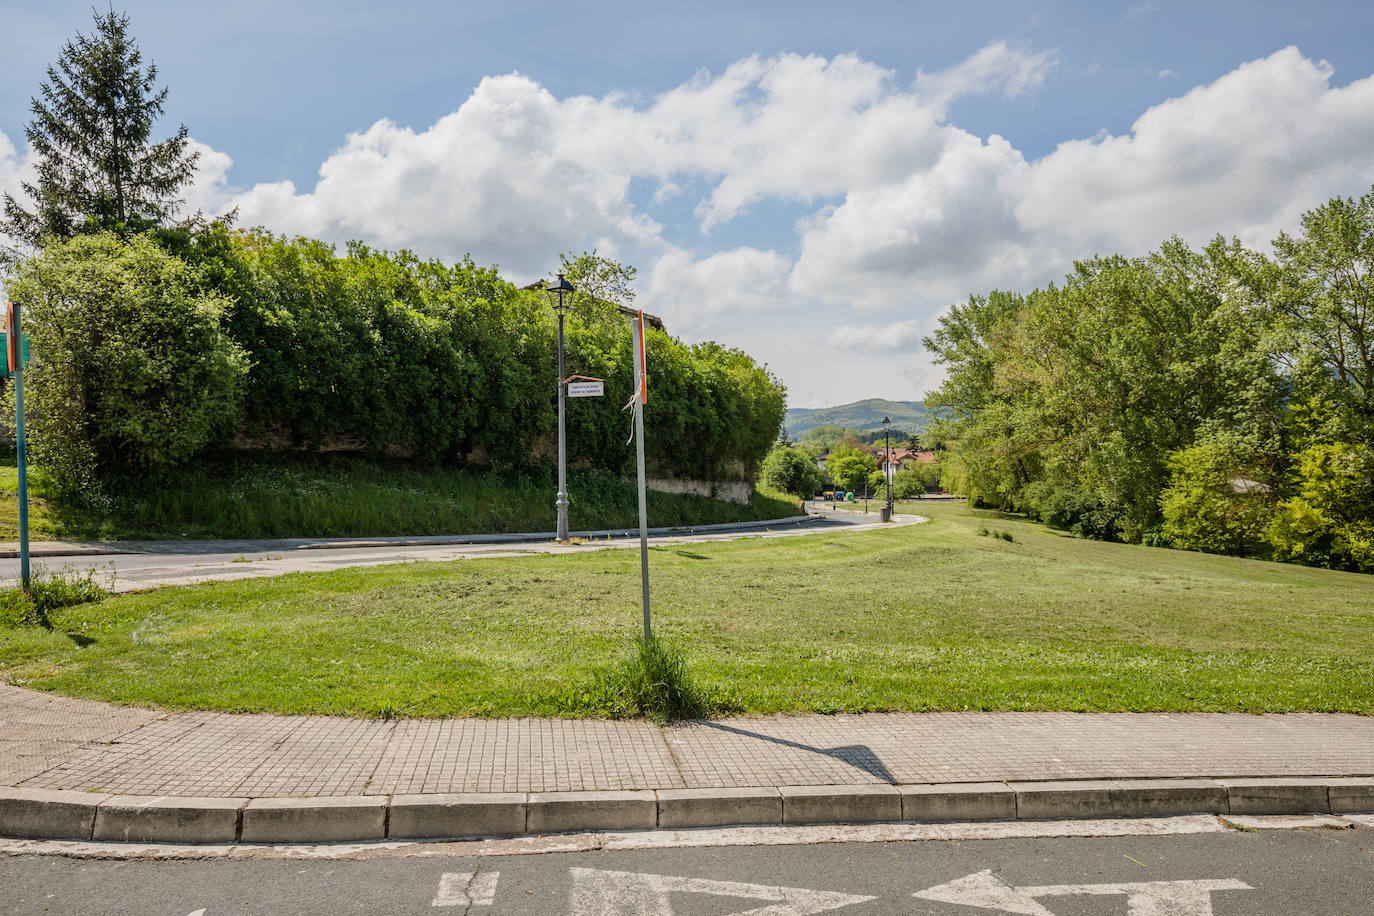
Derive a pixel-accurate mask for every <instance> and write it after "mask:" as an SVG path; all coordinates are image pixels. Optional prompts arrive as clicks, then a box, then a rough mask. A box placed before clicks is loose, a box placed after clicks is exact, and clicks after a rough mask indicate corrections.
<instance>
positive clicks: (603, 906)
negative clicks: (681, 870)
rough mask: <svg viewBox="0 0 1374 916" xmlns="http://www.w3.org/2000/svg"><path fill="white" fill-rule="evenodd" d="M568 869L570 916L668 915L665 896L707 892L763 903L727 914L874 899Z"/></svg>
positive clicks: (765, 913) (792, 912)
mask: <svg viewBox="0 0 1374 916" xmlns="http://www.w3.org/2000/svg"><path fill="white" fill-rule="evenodd" d="M569 871H570V872H571V873H572V877H573V891H572V908H571V909H572V916H673V905H672V903H671V901H670V900H669V897H668V895H669V894H711V895H713V896H716V897H742V898H745V899H748V900H754V901H760V900H762V901H767V902H768V903H767V904H766V905H764V906H747V907H746V908H745V909H741V910H731V911H730V916H810V914H812V913H824V912H826V911H828V910H837V909H839V908H840V907H845V906H850V905H852V904H855V903H864V902H865V901H868V900H873V899H875V898H873V897H866V896H858V895H855V894H838V893H833V892H831V891H812V890H807V889H806V888H802V887H776V886H773V885H769V884H744V883H741V882H739V881H711V880H708V879H706V878H679V877H676V876H674V875H645V874H639V873H636V872H632V871H601V870H599V869H595V868H572V869H569Z"/></svg>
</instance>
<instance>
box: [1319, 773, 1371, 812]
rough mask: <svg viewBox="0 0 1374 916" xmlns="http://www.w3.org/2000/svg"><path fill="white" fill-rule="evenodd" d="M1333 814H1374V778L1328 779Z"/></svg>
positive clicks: (1327, 795) (1327, 793) (1327, 789)
mask: <svg viewBox="0 0 1374 916" xmlns="http://www.w3.org/2000/svg"><path fill="white" fill-rule="evenodd" d="M1326 786H1327V788H1326V797H1327V801H1328V802H1329V803H1330V805H1331V813H1332V814H1374V779H1328V780H1326Z"/></svg>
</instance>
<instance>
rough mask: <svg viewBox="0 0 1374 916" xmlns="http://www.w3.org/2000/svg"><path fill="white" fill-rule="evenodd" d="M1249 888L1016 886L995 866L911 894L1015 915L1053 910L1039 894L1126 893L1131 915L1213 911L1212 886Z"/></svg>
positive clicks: (1204, 915) (1221, 882)
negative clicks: (1001, 876)
mask: <svg viewBox="0 0 1374 916" xmlns="http://www.w3.org/2000/svg"><path fill="white" fill-rule="evenodd" d="M1248 890H1253V888H1251V887H1250V885H1248V884H1246V883H1245V882H1244V881H1236V880H1234V879H1229V878H1227V879H1201V880H1195V881H1132V882H1125V883H1120V884H1044V885H1036V886H1028V887H1012V886H1011V885H1010V884H1007V883H1006V882H1004V881H1002V880H1001V879H1000V878H998V877H997V876H996V875H994V874H993V873H992V869H984V870H983V871H980V872H977V873H975V874H972V875H965V876H964V877H962V878H959V879H957V880H954V881H951V882H949V883H948V884H941V885H939V886H938V887H930V888H926V889H925V890H923V891H917V892H916V893H915V894H912V896H913V897H917V898H919V899H921V900H934V901H936V902H939V903H958V904H962V905H963V906H971V907H978V908H980V909H986V910H1000V911H1001V912H1003V913H1013V914H1016V916H1054V913H1053V912H1051V911H1050V910H1048V909H1046V908H1045V907H1044V906H1043V905H1042V904H1040V903H1039V902H1038V901H1037V898H1039V897H1077V896H1086V895H1104V894H1110V895H1122V896H1124V897H1125V898H1126V913H1127V916H1211V914H1212V892H1213V891H1248Z"/></svg>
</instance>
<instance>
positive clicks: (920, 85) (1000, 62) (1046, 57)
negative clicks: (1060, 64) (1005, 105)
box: [916, 41, 1057, 109]
mask: <svg viewBox="0 0 1374 916" xmlns="http://www.w3.org/2000/svg"><path fill="white" fill-rule="evenodd" d="M1056 63H1057V61H1056V60H1055V57H1054V53H1053V52H1051V51H1038V52H1035V53H1031V52H1029V51H1020V50H1016V49H1013V48H1009V47H1007V43H1006V42H1005V41H994V42H992V43H991V44H988V45H986V46H984V47H983V48H981V49H980V50H979V51H977V52H976V53H975V54H974V55H973V56H972V57H969V58H968V59H966V60H964V61H963V62H962V63H960V64H958V65H956V66H954V67H951V68H950V69H948V70H942V71H940V72H938V73H929V74H928V73H919V74H917V77H916V91H917V92H919V93H920V94H921V95H923V96H925V97H926V98H928V99H930V100H931V101H932V102H934V103H936V104H937V105H938V106H939V107H940V108H941V109H943V108H944V107H945V106H946V105H947V104H948V103H949V102H951V101H952V100H954V99H956V98H959V97H960V96H965V95H984V94H990V93H995V92H1001V94H1002V95H1003V97H1005V98H1015V97H1016V96H1018V95H1024V94H1026V93H1027V92H1030V91H1031V90H1033V89H1035V88H1037V87H1038V86H1039V85H1040V84H1041V83H1043V82H1044V81H1045V76H1046V75H1047V74H1048V73H1049V71H1050V70H1052V69H1054V67H1055V64H1056Z"/></svg>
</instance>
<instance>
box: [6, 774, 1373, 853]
mask: <svg viewBox="0 0 1374 916" xmlns="http://www.w3.org/2000/svg"><path fill="white" fill-rule="evenodd" d="M1362 812H1370V813H1374V777H1329V778H1306V779H1295V778H1263V779H1255V778H1250V779H1124V780H1077V781H1062V782H1013V783H1003V782H988V783H948V784H926V785H901V786H893V785H889V784H886V783H876V784H871V785H838V786H780V787H766V786H765V787H753V788H750V787H729V788H720V789H661V790H658V791H652V790H634V791H614V792H534V793H528V794H526V793H516V792H511V793H476V794H455V795H397V796H394V797H388V796H382V795H374V796H352V797H321V798H257V799H251V800H249V799H245V798H176V797H167V796H118V795H108V794H102V793H92V792H69V791H54V790H46V789H19V788H0V835H3V836H8V837H17V838H31V839H74V840H91V839H94V840H112V841H120V842H146V843H158V842H161V843H193V844H194V843H233V842H244V843H329V842H359V841H369V840H371V841H377V840H383V839H387V838H391V839H398V840H400V839H415V840H422V839H461V838H472V837H483V836H516V835H521V834H542V833H565V832H580V831H593V830H652V829H654V828H662V829H689V828H693V827H724V826H731V825H778V824H827V823H874V822H897V821H903V820H905V821H916V822H938V821H953V820H958V821H974V820H1013V819H1022V820H1033V819H1047V818H1055V819H1060V818H1064V819H1067V818H1075V817H1078V818H1083V817H1169V816H1176V815H1182V814H1216V815H1221V816H1223V817H1225V816H1229V815H1236V816H1242V817H1244V816H1249V815H1322V816H1330V815H1332V814H1335V815H1340V814H1346V813H1349V814H1352V815H1353V816H1355V817H1357V818H1358V817H1367V816H1368V815H1367V814H1365V813H1362Z"/></svg>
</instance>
